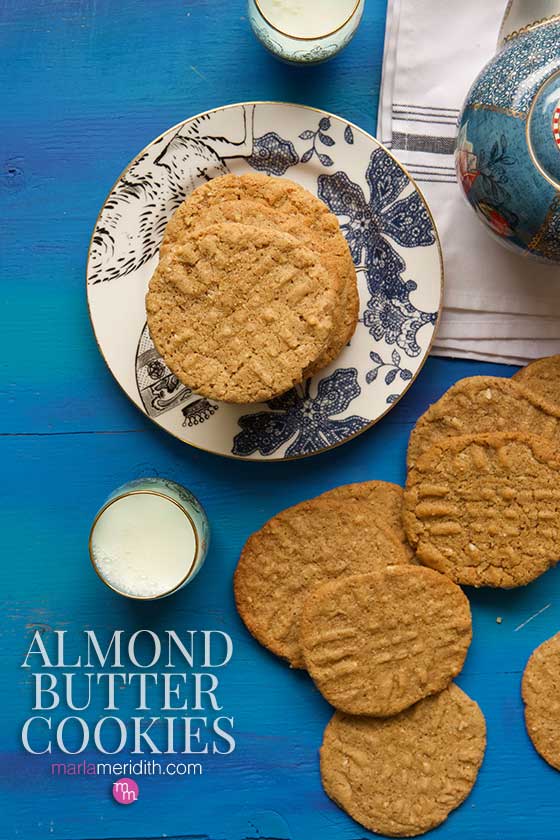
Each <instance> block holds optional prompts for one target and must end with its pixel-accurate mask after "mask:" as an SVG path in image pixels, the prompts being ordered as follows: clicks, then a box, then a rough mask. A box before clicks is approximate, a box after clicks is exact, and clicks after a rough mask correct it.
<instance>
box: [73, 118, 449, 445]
mask: <svg viewBox="0 0 560 840" xmlns="http://www.w3.org/2000/svg"><path fill="white" fill-rule="evenodd" d="M255 170H256V171H258V172H266V173H268V174H270V175H275V176H277V177H284V176H285V177H288V178H291V179H293V180H294V181H297V182H298V183H300V184H302V185H303V186H304V187H306V188H307V189H308V190H310V191H311V192H312V193H314V194H315V195H317V196H319V197H320V198H321V199H322V200H323V201H324V202H326V204H327V205H328V206H329V207H330V209H331V210H332V211H333V213H336V215H337V216H338V218H339V220H340V224H341V226H342V230H343V231H344V233H345V235H346V237H347V240H348V244H349V246H350V249H351V252H352V256H353V258H354V261H355V263H356V268H357V271H358V278H359V287H360V300H361V307H360V316H359V323H358V327H357V329H356V333H355V335H354V337H353V339H352V341H351V343H350V344H349V345H348V346H347V347H346V348H345V349H344V351H343V352H342V354H341V355H340V356H339V357H338V359H336V361H335V362H333V364H331V366H330V367H328V368H326V369H325V370H322V371H321V372H320V373H319V374H317V376H315V377H314V378H313V379H310V380H308V381H307V382H305V383H304V384H303V385H301V386H298V387H297V388H295V389H294V390H293V391H290V392H289V393H287V394H285V395H284V396H282V397H278V398H276V399H274V400H271V401H270V402H268V403H266V404H261V405H248V406H237V405H227V404H225V403H218V402H215V401H213V400H208V399H205V398H202V397H200V396H198V395H196V394H193V393H192V391H190V389H189V388H186V387H184V386H183V385H182V384H181V383H180V382H179V381H178V380H177V378H176V377H175V376H174V375H173V374H172V373H171V372H170V371H169V369H168V368H167V367H166V366H165V364H164V362H163V361H162V359H161V358H160V357H159V355H158V354H157V352H156V350H155V349H154V346H153V344H152V341H151V340H150V336H149V334H148V331H147V329H146V311H145V305H144V296H145V294H146V289H147V286H148V281H149V279H150V277H151V275H152V272H153V271H154V269H155V267H156V263H157V259H158V249H159V245H160V242H161V239H162V237H163V231H164V228H165V225H166V223H167V220H168V219H169V217H170V216H171V214H172V213H173V212H174V210H175V209H176V208H177V207H178V206H179V204H180V203H181V201H183V199H184V198H185V196H187V195H188V194H189V193H190V192H191V191H192V190H193V189H194V188H195V187H197V186H198V185H199V184H201V183H203V182H204V181H206V180H209V179H210V178H213V177H215V176H217V175H223V174H224V173H226V172H236V173H242V172H251V171H255ZM442 293H443V289H442V259H441V251H440V245H439V240H438V236H437V232H436V230H435V226H434V222H433V219H432V217H431V215H430V212H429V210H428V207H427V205H426V202H425V200H424V198H423V196H422V195H421V193H420V192H419V190H418V188H417V187H416V185H415V184H414V183H413V182H412V181H411V179H410V177H409V176H408V175H407V173H406V172H405V171H404V170H403V169H402V167H401V166H400V165H399V164H398V163H397V161H396V160H395V159H394V158H393V157H392V155H391V154H390V153H389V152H388V151H387V150H386V149H385V148H384V147H383V146H381V145H380V144H379V143H378V142H377V140H375V139H374V138H373V137H371V136H370V135H369V134H366V133H365V132H364V131H362V130H361V129H359V128H357V127H356V126H354V125H351V124H349V123H348V122H346V120H343V119H341V118H340V117H336V116H333V115H332V114H327V113H325V112H324V111H319V110H316V109H314V108H306V107H304V106H301V105H289V104H285V103H279V102H276V103H275V102H255V103H243V104H239V105H229V106H226V107H224V108H217V109H216V110H214V111H209V112H208V113H205V114H201V115H200V116H197V117H193V118H192V119H189V120H186V122H184V123H181V124H180V125H178V126H174V127H173V128H170V129H169V131H166V132H165V134H162V136H161V137H158V138H157V140H154V142H153V143H150V145H149V146H148V147H147V148H146V149H144V151H142V152H141V153H140V154H139V155H138V156H137V157H136V158H135V159H134V160H133V161H132V163H131V164H130V165H129V166H128V168H127V169H126V170H125V172H124V173H123V174H122V175H121V177H120V178H119V180H118V181H117V183H116V184H115V186H114V187H113V189H112V190H111V192H110V194H109V196H108V198H107V200H106V201H105V204H104V205H103V208H102V210H101V212H100V214H99V218H98V220H97V224H96V226H95V230H94V232H93V236H92V239H91V244H90V250H89V255H88V264H87V294H88V303H89V309H90V314H91V320H92V324H93V328H94V331H95V335H96V338H97V342H98V344H99V347H100V350H101V352H102V354H103V356H104V358H105V360H106V362H107V364H108V366H109V368H110V370H111V371H112V373H113V375H114V376H115V378H116V380H117V382H118V383H119V384H120V385H121V387H122V388H123V389H124V391H125V392H126V393H127V394H128V396H129V397H130V398H131V399H132V400H133V402H135V403H136V405H137V406H138V407H139V408H140V409H141V410H142V411H143V412H144V413H145V414H147V415H148V417H150V418H151V419H153V420H154V421H155V422H156V423H157V424H158V425H159V426H162V428H164V429H166V430H167V431H168V432H171V434H173V435H175V436H176V437H178V438H180V439H181V440H183V441H185V443H189V444H192V445H193V446H196V447H198V448H200V449H205V450H208V451H211V452H215V453H218V454H220V455H227V456H232V457H239V458H252V459H256V460H277V459H285V458H294V457H299V456H304V455H313V454H314V453H316V452H322V451H324V450H326V449H330V448H332V447H334V446H337V445H338V444H340V443H343V442H344V441H346V440H349V439H350V438H352V437H354V436H355V435H357V434H359V433H360V432H363V431H364V430H365V429H367V428H369V427H370V426H372V425H373V424H374V423H376V422H377V421H378V420H379V419H380V418H381V417H383V415H384V414H386V413H387V412H388V411H389V410H390V409H391V407H392V406H393V405H394V404H395V403H396V402H397V401H398V400H399V399H400V397H401V396H402V395H403V394H404V392H405V391H406V390H407V388H408V387H409V386H410V384H411V383H412V382H413V381H414V379H415V377H416V376H417V374H418V372H419V371H420V368H421V367H422V364H423V362H424V360H425V358H426V356H427V354H428V352H429V349H430V347H431V344H432V341H433V338H434V334H435V330H436V327H437V322H438V316H439V311H440V307H441V301H442Z"/></svg>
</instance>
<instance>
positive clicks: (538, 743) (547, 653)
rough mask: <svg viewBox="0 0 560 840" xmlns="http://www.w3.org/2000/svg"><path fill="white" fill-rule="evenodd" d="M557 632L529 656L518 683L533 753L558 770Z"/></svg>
mask: <svg viewBox="0 0 560 840" xmlns="http://www.w3.org/2000/svg"><path fill="white" fill-rule="evenodd" d="M559 689H560V633H557V634H556V635H555V636H553V637H552V638H551V639H547V641H546V642H543V643H542V645H539V647H538V648H536V649H535V650H534V651H533V653H532V654H531V656H530V658H529V661H528V662H527V665H526V666H525V671H524V673H523V680H522V683H521V695H522V697H523V702H524V704H525V725H526V727H527V732H528V734H529V738H530V739H531V741H532V742H533V746H534V747H535V749H536V751H537V752H538V753H539V755H541V756H542V757H543V758H544V760H545V761H547V762H548V763H549V764H550V765H551V766H552V767H554V768H556V770H560V735H559V733H560V692H559Z"/></svg>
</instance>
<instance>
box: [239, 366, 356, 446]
mask: <svg viewBox="0 0 560 840" xmlns="http://www.w3.org/2000/svg"><path fill="white" fill-rule="evenodd" d="M360 391H361V389H360V386H359V385H358V372H357V370H355V368H349V369H348V370H344V369H342V368H339V369H338V370H335V372H334V373H332V374H331V375H330V376H328V377H326V378H325V379H321V380H320V381H319V385H318V386H317V396H315V397H312V396H311V393H310V392H311V380H310V379H308V380H307V382H306V383H305V384H304V385H303V386H302V387H300V388H293V389H292V390H291V391H289V392H288V393H287V394H283V395H282V396H280V397H276V398H275V399H273V400H270V402H268V403H267V406H268V407H269V409H270V411H260V412H257V413H256V414H246V415H244V416H243V417H240V418H239V425H240V426H241V429H242V431H241V432H239V434H237V435H236V436H235V438H234V442H233V449H232V452H233V454H234V455H242V456H247V455H252V454H253V453H255V452H259V453H260V454H261V455H264V456H268V455H273V454H274V453H275V452H276V451H277V450H278V449H279V447H280V446H282V444H284V443H286V442H287V441H290V440H291V441H292V442H291V443H290V446H289V447H288V449H287V450H286V457H288V458H290V457H294V456H297V455H310V454H311V453H312V452H317V451H318V450H321V449H328V448H330V447H331V446H336V445H337V444H339V443H342V441H343V440H346V439H347V438H350V437H353V436H354V435H355V434H357V433H358V432H359V431H361V430H362V429H363V428H364V426H367V425H369V421H368V420H367V419H366V418H365V417H358V416H355V415H352V416H350V417H344V418H342V419H337V418H338V417H340V415H342V414H343V413H344V412H345V411H346V409H347V408H348V407H349V406H350V404H351V403H352V402H353V401H354V399H355V398H356V397H357V396H358V395H359V394H360Z"/></svg>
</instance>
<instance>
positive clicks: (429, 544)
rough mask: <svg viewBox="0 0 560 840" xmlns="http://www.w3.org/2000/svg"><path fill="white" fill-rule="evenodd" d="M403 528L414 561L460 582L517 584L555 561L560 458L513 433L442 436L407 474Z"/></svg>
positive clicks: (559, 545)
mask: <svg viewBox="0 0 560 840" xmlns="http://www.w3.org/2000/svg"><path fill="white" fill-rule="evenodd" d="M403 519H404V526H405V530H406V533H407V536H408V539H409V541H410V542H411V544H412V545H413V546H414V547H415V548H416V553H417V556H418V558H419V559H420V561H421V562H422V563H424V564H425V565H427V566H431V567H432V568H433V569H436V570H437V571H438V572H443V574H445V575H448V576H449V577H450V578H451V579H452V580H454V581H455V582H456V583H459V584H465V585H467V586H495V587H505V588H509V587H514V586H523V585H525V584H526V583H529V582H530V581H532V580H534V579H535V578H537V577H538V576H539V575H541V574H543V572H546V571H547V569H549V568H550V567H551V566H553V565H554V564H555V563H557V562H558V560H559V559H560V460H559V458H558V451H557V449H556V447H555V446H554V445H553V444H551V443H550V441H548V440H546V439H544V438H538V437H534V436H531V435H526V434H522V433H520V432H511V433H507V432H505V433H497V434H487V435H468V436H460V437H455V438H453V437H448V438H443V439H441V440H440V441H439V443H438V444H437V445H436V446H432V447H431V448H430V449H428V450H426V451H425V452H423V454H422V455H420V457H419V458H418V460H417V462H416V466H415V468H414V469H413V470H412V471H411V472H410V473H409V475H408V479H407V483H406V489H405V494H404V517H403Z"/></svg>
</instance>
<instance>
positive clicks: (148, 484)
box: [89, 478, 210, 601]
mask: <svg viewBox="0 0 560 840" xmlns="http://www.w3.org/2000/svg"><path fill="white" fill-rule="evenodd" d="M132 496H141V497H142V499H141V501H142V508H143V510H144V511H145V512H146V513H147V514H148V516H146V517H145V518H144V519H143V520H142V522H141V523H140V522H139V523H138V526H139V528H138V531H141V530H143V532H144V533H146V529H148V532H149V534H150V537H151V540H150V542H151V544H152V545H155V546H156V549H155V551H154V555H155V554H156V553H157V546H158V544H159V541H160V540H161V544H162V547H163V545H165V543H164V539H166V540H167V541H168V544H169V540H170V539H171V541H172V542H175V543H177V542H178V539H177V537H178V536H179V528H180V529H181V530H182V533H183V534H184V535H186V536H187V537H188V539H186V540H185V556H184V564H183V563H182V560H181V561H180V563H181V566H183V565H184V571H183V572H181V574H177V575H175V579H174V580H173V582H172V584H171V585H169V586H167V587H166V586H165V585H164V584H162V585H161V586H159V588H158V575H160V577H161V581H163V579H164V577H163V576H164V572H161V571H160V569H159V566H158V558H157V557H155V556H154V558H153V564H152V563H151V561H149V565H150V567H151V568H150V569H149V576H148V577H149V580H150V583H148V584H146V583H144V584H143V585H139V584H140V582H138V584H136V586H135V583H134V582H133V583H132V584H128V583H126V585H125V583H124V577H126V573H125V575H124V577H123V569H126V565H127V563H128V574H129V579H130V578H131V577H132V575H133V574H134V573H135V572H133V571H131V568H132V569H134V566H135V562H134V557H132V563H131V562H130V560H129V559H126V556H127V553H128V556H129V557H130V554H129V552H130V549H131V546H134V545H135V542H138V540H139V539H140V537H139V536H138V535H136V534H135V531H136V522H135V521H134V513H132V519H131V509H129V510H127V511H124V515H125V517H126V519H125V520H122V519H121V522H120V523H119V518H120V514H119V513H117V514H116V515H115V513H116V511H117V510H118V506H117V503H119V502H122V501H124V500H130V497H132ZM150 499H152V500H154V501H155V505H152V508H153V512H154V517H153V519H150V518H149V511H150ZM162 503H164V504H162ZM165 503H167V504H165ZM168 505H172V506H173V507H172V508H171V507H169V510H168V511H167V513H168V514H169V513H171V514H172V517H173V519H172V521H173V527H174V529H175V532H176V536H170V534H169V532H168V531H165V529H164V523H162V522H161V521H159V522H158V511H159V514H161V512H162V510H163V511H164V510H165V509H166V508H167V506H168ZM128 507H129V508H130V505H129V506H128ZM121 508H122V505H121ZM168 519H169V516H168V517H166V522H167V521H168ZM115 520H116V522H115ZM123 531H124V532H126V545H125V544H124V543H125V541H124V540H123V536H122V534H123ZM112 537H113V538H112ZM209 539H210V529H209V524H208V518H207V516H206V513H205V511H204V508H203V507H202V505H201V504H200V502H199V501H198V499H197V498H196V497H195V496H194V495H193V494H192V493H191V492H190V490H187V489H186V488H184V487H182V486H181V485H180V484H177V483H176V482H175V481H170V480H169V479H165V478H140V479H136V480H134V481H129V482H128V483H127V484H123V485H122V486H121V487H118V488H117V489H116V490H114V491H113V492H112V493H111V495H110V496H109V497H108V499H107V500H106V502H105V504H104V505H103V506H102V507H101V509H100V510H99V511H98V513H97V515H96V517H95V519H94V521H93V524H92V526H91V531H90V536H89V555H90V559H91V562H92V564H93V567H94V569H95V571H96V573H97V575H98V576H99V577H100V578H101V580H102V581H103V583H105V584H106V585H107V586H108V587H109V588H110V589H112V590H113V591H114V592H118V594H119V595H124V596H125V597H127V598H133V599H136V600H148V601H149V600H155V599H159V598H165V597H167V596H168V595H171V594H172V593H173V592H177V591H178V590H179V589H182V588H183V586H186V585H187V583H190V582H191V581H192V580H193V579H194V577H195V576H196V575H197V574H198V572H199V571H200V569H201V567H202V565H203V563H204V560H205V558H206V554H207V551H208V543H209ZM119 541H120V542H119ZM189 542H190V543H191V548H190V550H189V549H188V544H189ZM119 548H121V549H122V550H121V556H119ZM175 548H176V546H175ZM125 549H126V550H125ZM175 553H176V551H175ZM144 563H145V560H144ZM119 566H120V567H121V568H119ZM152 586H153V587H154V591H151V587H152ZM143 588H144V589H146V588H149V591H144V592H142V591H141V590H142V589H143Z"/></svg>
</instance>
